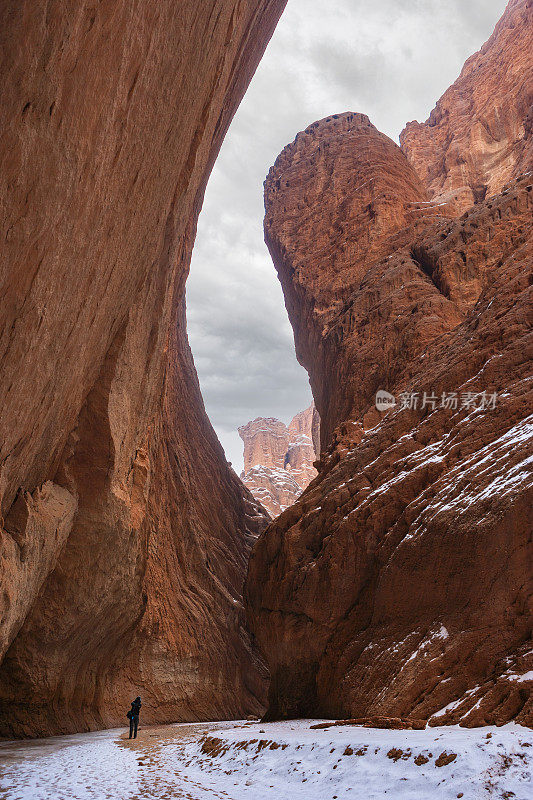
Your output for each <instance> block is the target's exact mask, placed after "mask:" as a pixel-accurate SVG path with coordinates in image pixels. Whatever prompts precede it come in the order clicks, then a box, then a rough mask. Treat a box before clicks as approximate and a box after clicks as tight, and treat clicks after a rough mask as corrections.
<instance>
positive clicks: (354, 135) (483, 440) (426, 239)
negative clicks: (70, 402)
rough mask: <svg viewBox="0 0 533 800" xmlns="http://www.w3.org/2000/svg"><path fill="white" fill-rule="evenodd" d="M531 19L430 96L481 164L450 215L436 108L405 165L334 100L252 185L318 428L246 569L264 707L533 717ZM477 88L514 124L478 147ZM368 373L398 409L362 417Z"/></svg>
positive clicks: (369, 406) (453, 177)
mask: <svg viewBox="0 0 533 800" xmlns="http://www.w3.org/2000/svg"><path fill="white" fill-rule="evenodd" d="M532 13H533V12H532V8H531V3H530V2H529V0H520V2H515V1H514V0H513V1H512V2H511V3H510V5H509V7H508V9H507V11H506V14H505V16H504V18H503V20H502V21H501V22H500V23H499V26H498V28H497V30H496V33H495V35H494V36H493V37H492V39H491V40H490V41H489V43H488V44H487V45H486V46H485V47H484V48H483V49H482V51H481V53H482V55H483V59H482V62H480V63H481V64H482V66H480V67H479V69H477V70H476V71H472V69H471V68H469V69H466V70H465V71H463V78H465V76H466V77H467V78H468V80H467V81H464V82H463V83H462V84H461V87H460V88H461V92H462V97H461V102H459V100H458V99H457V98H456V99H455V100H454V97H456V95H454V92H451V93H447V94H446V95H445V98H446V100H445V102H446V103H448V104H449V106H450V108H449V113H448V114H447V115H445V116H446V118H447V119H449V120H450V125H452V123H453V125H454V126H455V123H454V122H453V121H454V120H457V119H459V118H461V119H462V125H463V128H461V126H460V125H459V123H457V126H456V127H453V128H450V130H453V131H454V135H455V134H456V139H455V140H454V141H455V144H454V148H455V156H454V162H453V163H463V164H471V165H473V166H472V170H471V171H470V172H468V171H465V172H464V173H462V178H461V180H462V181H463V183H462V184H461V185H462V186H466V187H469V191H470V202H469V207H468V209H467V210H466V211H464V213H460V212H462V210H463V205H462V203H461V202H458V199H457V197H458V196H457V194H454V193H453V192H452V193H451V195H450V196H440V197H439V198H438V199H435V195H436V194H438V193H439V192H440V191H441V190H443V191H446V192H447V190H448V185H447V183H446V182H447V181H448V182H449V184H450V188H453V189H456V188H458V181H459V178H458V177H457V173H456V172H454V169H452V168H451V167H450V170H449V171H447V172H445V173H443V174H442V180H441V181H440V183H439V182H437V183H435V182H434V181H435V175H434V174H433V171H432V169H431V168H430V165H431V164H432V163H433V162H434V163H435V164H437V163H439V164H440V163H442V162H444V163H450V164H451V163H452V162H451V161H449V159H448V161H447V158H448V155H449V154H448V150H447V147H448V145H449V137H448V136H447V135H446V133H442V139H439V138H437V137H436V136H435V137H434V138H432V139H431V147H432V148H433V149H434V150H432V151H431V153H432V155H431V158H430V156H429V155H428V153H429V151H428V147H427V142H428V137H430V136H432V131H433V132H435V130H434V129H435V126H431V125H430V124H429V123H428V124H427V125H426V126H419V127H416V126H412V125H411V126H409V128H408V130H409V142H408V146H407V145H406V142H407V139H406V138H405V137H404V138H403V142H404V146H405V150H406V152H407V153H408V155H409V159H408V158H407V157H406V155H405V154H404V153H403V152H402V150H400V148H399V147H397V146H396V145H395V144H394V143H393V142H392V141H390V140H389V139H387V137H385V136H383V135H382V134H380V133H379V132H378V131H377V130H376V129H375V128H374V126H372V125H371V123H370V122H369V120H368V118H367V117H365V116H364V115H362V114H355V113H348V114H339V115H334V116H332V117H329V118H327V119H325V120H322V121H320V122H317V123H314V124H313V125H311V126H309V127H308V128H307V129H306V130H305V131H304V132H303V133H301V134H298V136H297V137H296V139H295V141H294V143H292V144H291V145H289V146H288V147H287V148H285V150H284V151H283V153H282V154H281V155H280V156H279V158H278V159H277V161H276V164H275V165H274V167H273V168H272V169H271V171H270V173H269V175H268V178H267V181H266V183H265V207H266V215H265V234H266V241H267V244H268V246H269V248H270V251H271V253H272V257H273V260H274V263H275V266H276V269H277V270H278V275H279V277H280V280H281V283H282V286H283V290H284V293H285V298H286V304H287V308H288V311H289V316H290V319H291V323H292V325H293V328H294V331H295V340H296V348H297V354H298V357H299V359H300V361H301V363H302V364H303V365H304V366H305V367H306V368H307V370H308V371H309V374H310V380H311V384H312V387H313V394H314V397H315V401H316V404H317V408H318V411H319V413H320V419H321V438H322V454H321V457H320V462H319V475H318V477H317V478H316V479H315V480H314V481H313V483H312V484H311V485H310V487H309V488H308V489H307V490H306V491H305V492H304V493H303V495H302V496H301V497H300V498H299V499H298V500H297V501H296V503H295V504H294V505H293V506H292V507H291V508H290V509H288V510H287V511H286V512H285V513H283V514H281V516H280V517H279V518H278V519H276V520H275V521H274V522H273V523H272V524H271V525H270V527H269V528H268V529H267V530H266V532H265V533H264V534H262V536H261V537H260V539H259V541H258V543H257V545H256V546H255V548H254V551H253V554H252V558H251V562H250V568H249V574H248V580H247V601H248V610H249V618H250V624H251V625H252V628H253V631H254V633H255V635H256V637H257V639H258V641H259V643H260V646H261V649H262V651H263V653H264V654H265V657H266V658H267V661H268V664H269V667H270V670H271V674H272V682H271V687H270V695H269V712H268V714H269V716H270V718H280V717H291V716H296V717H298V716H309V717H338V718H341V719H345V718H363V717H372V718H375V717H400V718H407V719H413V720H414V719H425V720H430V722H431V724H439V723H457V722H460V723H461V724H463V725H478V724H483V723H497V724H500V723H503V722H506V721H508V720H510V719H516V720H518V721H520V722H522V723H524V724H532V723H533V702H532V700H531V688H532V686H533V680H532V679H533V671H532V669H533V663H532V658H533V655H532V653H533V649H532V641H531V630H532V605H533V569H532V567H533V553H532V541H531V539H532V529H533V524H532V523H533V520H532V507H533V470H532V465H533V461H532V454H531V453H532V436H533V383H532V370H531V365H532V356H533V336H532V333H531V323H532V315H531V309H532V308H533V273H532V259H533V172H532V171H530V170H532V167H533V164H532V163H531V153H530V150H529V149H528V148H529V144H528V141H529V140H528V139H527V137H524V136H522V135H521V134H520V132H521V131H527V130H528V125H529V122H528V119H529V116H528V115H529V113H530V106H527V103H525V102H523V98H524V97H525V96H526V95H527V93H528V92H529V90H530V88H531V86H530V84H529V83H528V81H529V76H530V75H531V58H532V53H533V51H532V49H531V46H530V45H529V44H528V43H529V42H530V36H531V30H532V17H531V15H532ZM509 31H511V32H509ZM502 36H503V37H505V41H507V42H508V46H509V47H512V48H513V49H514V51H516V52H506V54H505V59H503V58H502V57H501V52H502V51H501V47H502ZM514 58H516V61H517V62H518V63H520V64H522V67H521V69H520V70H519V72H514V71H513V72H512V75H511V79H510V78H509V75H508V74H507V73H506V74H505V75H504V74H503V73H504V72H505V71H506V64H507V63H508V62H511V61H513V59H514ZM485 64H487V65H490V69H489V67H486V69H485V67H483V65H485ZM482 67H483V68H482ZM486 70H489V71H490V70H492V72H491V75H490V84H489V86H488V87H486V86H484V83H483V81H484V76H485V75H486ZM492 73H496V74H492ZM500 73H501V74H500ZM512 76H514V78H513V77H512ZM487 80H488V79H487ZM460 81H461V79H460V80H459V81H458V84H459V83H460ZM458 84H456V85H455V86H456V87H457V86H458ZM498 87H502V88H501V95H500V89H499V88H498ZM524 87H525V88H524ZM528 87H529V88H528ZM454 91H455V90H454ZM524 92H525V93H526V94H524ZM478 94H480V95H481V94H483V96H484V98H485V100H484V108H485V112H484V113H486V115H487V118H489V117H490V115H491V114H493V112H494V115H496V116H498V115H499V118H500V123H501V129H500V130H501V131H506V132H507V134H506V139H505V143H504V144H502V146H501V148H500V149H499V150H498V153H499V155H498V157H497V158H496V157H495V159H494V160H493V161H490V159H488V157H486V152H485V155H483V153H482V150H481V149H480V148H478V149H476V147H477V145H478V143H479V137H477V136H476V137H474V136H473V137H472V138H471V137H470V130H471V129H470V127H469V122H468V121H467V119H466V116H464V117H461V115H462V114H463V111H464V108H473V107H477V105H476V104H477V103H478V99H477V98H478ZM515 101H516V102H515ZM442 104H443V101H440V105H438V106H437V108H439V107H443V105H442ZM494 109H495V110H494ZM476 119H477V117H475V118H474V119H473V121H472V130H473V129H477V128H476V125H477V122H476ZM441 122H442V130H444V127H445V120H444V119H443V120H442V121H441ZM440 130H441V128H439V127H438V125H437V126H436V132H438V131H440ZM439 135H440V134H439ZM502 135H503V134H502ZM450 136H451V134H450ZM502 141H503V140H502ZM432 159H433V161H432ZM419 160H420V170H418V164H419ZM505 165H506V166H505ZM483 170H484V172H483V176H484V177H483V181H484V183H485V184H486V185H487V186H489V187H490V189H488V190H487V192H486V193H485V195H484V197H482V194H483V193H480V194H478V195H476V193H475V191H474V189H475V187H476V186H477V185H478V180H479V175H480V174H481V171H483ZM520 170H522V174H521V175H519V174H518V173H519V172H520ZM439 180H440V179H439ZM445 184H446V185H445ZM464 196H465V194H464V193H463V195H462V197H463V200H464ZM474 200H477V202H474ZM459 214H460V215H459ZM378 389H384V390H387V391H388V392H389V393H391V394H392V395H394V397H395V398H396V400H397V402H396V404H395V405H394V406H392V407H390V408H389V409H386V410H383V411H380V410H378V409H377V408H376V405H375V394H376V392H377V390H378Z"/></svg>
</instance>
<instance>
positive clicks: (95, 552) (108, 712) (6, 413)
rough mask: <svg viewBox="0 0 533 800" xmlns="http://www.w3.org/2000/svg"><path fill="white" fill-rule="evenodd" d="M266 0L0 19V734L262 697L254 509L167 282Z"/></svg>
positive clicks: (259, 45)
mask: <svg viewBox="0 0 533 800" xmlns="http://www.w3.org/2000/svg"><path fill="white" fill-rule="evenodd" d="M283 6H284V0H247V2H233V0H224V1H223V2H218V3H213V2H208V3H203V4H202V5H201V8H200V7H199V6H198V4H197V3H193V2H182V3H174V2H170V0H161V1H160V2H157V3H144V4H141V5H139V4H132V3H130V2H126V0H120V1H119V2H115V3H112V4H109V3H108V4H98V3H94V2H82V3H78V4H74V5H73V4H65V3H62V2H58V0H52V2H44V0H31V1H30V0H24V1H23V2H19V3H11V4H8V5H7V6H6V8H5V9H4V13H3V16H2V31H1V33H0V36H1V49H2V82H1V90H0V91H1V93H2V98H1V103H0V108H1V109H2V112H1V113H2V146H1V154H2V156H1V157H2V169H1V171H0V173H1V178H0V181H1V185H0V197H1V198H2V203H1V211H0V215H1V227H2V241H3V242H4V246H3V264H2V272H1V292H2V307H1V309H2V310H1V324H0V363H1V375H2V380H1V381H0V398H1V400H0V403H1V408H2V414H1V420H0V425H1V439H0V441H1V461H0V463H1V477H0V499H1V510H2V530H1V534H0V535H1V541H0V576H1V595H0V604H1V608H2V614H1V624H0V645H1V647H0V656H4V658H3V662H2V665H1V667H0V733H1V734H6V735H36V734H49V733H60V732H67V731H74V730H82V729H87V728H94V727H100V726H104V725H117V724H122V723H123V722H124V709H125V708H127V707H128V705H129V702H130V700H131V697H132V696H135V695H136V694H139V693H140V694H141V695H142V696H143V718H144V720H145V722H157V721H165V720H178V719H209V718H224V717H229V716H234V715H239V716H242V715H243V714H245V713H249V712H254V713H255V712H257V711H259V710H260V709H261V706H262V700H263V695H264V686H265V681H264V678H265V675H264V670H263V668H262V667H261V664H260V662H259V661H258V659H257V657H256V655H255V653H254V651H253V649H252V647H251V644H250V641H249V639H248V636H247V634H246V632H245V631H244V628H243V613H242V604H241V586H242V580H243V575H244V570H245V565H246V560H247V553H248V550H249V548H250V546H251V542H252V541H253V538H254V536H256V535H257V533H258V532H259V530H261V528H262V526H263V525H264V522H265V516H264V514H263V512H262V511H261V510H260V509H259V507H258V506H257V504H256V503H255V502H254V501H253V498H252V497H251V495H250V494H249V493H248V492H247V491H246V490H245V489H244V488H243V487H242V485H241V484H240V482H239V481H238V480H237V478H236V477H235V475H234V473H233V472H232V471H231V470H230V469H229V467H228V465H227V463H226V461H225V458H224V454H223V451H222V448H221V446H220V445H219V443H218V441H217V440H216V437H215V435H214V432H213V430H212V428H211V426H210V424H209V421H208V419H207V417H206V415H205V412H204V409H203V404H202V400H201V396H200V391H199V386H198V381H197V378H196V374H195V370H194V365H193V362H192V357H191V354H190V351H189V347H188V344H187V338H186V332H185V309H184V286H185V279H186V276H187V271H188V265H189V259H190V253H191V248H192V244H193V240H194V234H195V224H196V218H197V215H198V212H199V209H200V206H201V202H202V196H203V191H204V188H205V184H206V180H207V177H208V175H209V172H210V169H211V167H212V164H213V161H214V158H215V156H216V154H217V151H218V149H219V147H220V144H221V142H222V139H223V137H224V134H225V131H226V129H227V127H228V124H229V122H230V119H231V117H232V114H233V113H234V111H235V108H236V106H237V104H238V102H239V100H240V98H241V97H242V94H243V92H244V90H245V88H246V86H247V83H248V81H249V79H250V77H251V75H252V74H253V71H254V69H255V66H256V64H257V62H258V60H259V58H260V56H261V54H262V51H263V49H264V47H265V45H266V42H267V41H268V38H269V36H270V35H271V32H272V30H273V28H274V25H275V23H276V21H277V19H278V17H279V15H280V13H281V11H282V8H283Z"/></svg>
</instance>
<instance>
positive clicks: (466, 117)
mask: <svg viewBox="0 0 533 800" xmlns="http://www.w3.org/2000/svg"><path fill="white" fill-rule="evenodd" d="M532 51H533V1H532V0H511V2H509V4H508V6H507V9H506V12H505V14H504V16H503V17H502V19H501V20H500V21H499V22H498V24H497V25H496V28H495V30H494V33H493V34H492V36H491V37H490V39H489V40H488V41H487V42H486V43H485V44H484V45H483V47H482V48H481V50H480V51H479V52H478V53H475V54H474V55H473V56H471V57H470V58H469V59H468V60H467V61H466V63H465V65H464V67H463V69H462V71H461V74H460V76H459V78H458V79H457V80H456V81H455V83H454V84H453V85H452V86H450V88H449V89H448V90H447V91H446V92H445V93H444V94H443V96H442V97H441V98H440V100H439V101H438V103H437V105H436V106H435V108H434V109H433V111H432V112H431V114H430V117H429V119H428V120H427V121H426V122H423V123H419V122H409V123H408V124H407V126H406V127H405V129H404V130H403V131H402V134H401V136H400V142H401V145H402V150H403V151H404V152H405V153H406V155H407V157H408V159H409V161H410V162H411V164H413V165H414V167H415V169H416V171H417V172H418V174H419V175H420V176H421V177H422V180H423V181H424V183H425V184H426V186H427V188H428V191H429V192H430V195H431V197H433V198H434V199H435V201H437V202H445V201H450V200H451V201H453V202H454V203H455V204H456V206H457V208H458V210H459V211H464V210H465V209H467V208H468V207H469V206H471V205H472V204H473V203H477V202H480V201H481V200H483V199H484V198H485V197H487V196H489V195H491V194H494V193H495V192H499V191H500V190H501V188H502V186H503V185H504V184H505V183H507V181H509V180H511V179H512V178H516V177H517V176H518V175H520V174H521V173H523V172H525V171H527V170H528V169H530V167H531V163H532V161H533V63H532V60H531V52H532Z"/></svg>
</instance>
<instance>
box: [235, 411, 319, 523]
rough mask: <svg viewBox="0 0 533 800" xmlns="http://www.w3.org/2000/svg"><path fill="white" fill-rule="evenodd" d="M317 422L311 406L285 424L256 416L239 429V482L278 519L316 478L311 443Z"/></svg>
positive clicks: (317, 417) (315, 440)
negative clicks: (241, 458) (241, 448)
mask: <svg viewBox="0 0 533 800" xmlns="http://www.w3.org/2000/svg"><path fill="white" fill-rule="evenodd" d="M319 429H320V419H319V416H318V412H317V410H316V408H315V406H314V403H312V404H311V405H310V406H309V408H307V409H306V410H305V411H300V412H299V413H298V414H296V416H294V417H293V419H292V420H291V421H290V423H289V424H288V425H285V424H284V423H283V422H280V420H279V419H275V418H273V417H258V418H257V419H254V420H253V421H252V422H248V423H247V424H246V425H242V426H241V427H240V428H239V434H240V436H241V439H242V440H243V442H244V470H243V471H242V473H241V479H242V481H243V483H244V485H245V486H247V487H248V489H249V490H250V491H251V493H252V494H253V496H254V497H255V498H256V500H258V501H259V502H260V503H261V505H262V506H263V507H264V508H266V509H267V511H268V512H269V513H270V514H271V515H272V516H273V517H277V516H278V514H280V513H281V512H282V511H284V510H285V509H286V508H288V507H289V506H290V505H292V503H294V501H295V500H296V498H297V497H299V496H300V495H301V493H302V491H303V490H304V489H305V488H306V487H307V486H308V485H309V483H310V482H311V481H312V480H313V478H314V477H315V476H316V474H317V471H316V469H315V467H314V466H313V463H314V461H315V459H316V454H315V448H314V444H313V443H314V442H318V439H319Z"/></svg>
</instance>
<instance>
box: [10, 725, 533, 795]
mask: <svg viewBox="0 0 533 800" xmlns="http://www.w3.org/2000/svg"><path fill="white" fill-rule="evenodd" d="M312 724H313V721H309V720H298V721H293V722H283V723H270V724H265V723H246V722H240V723H234V722H229V723H228V722H224V723H205V724H202V725H170V726H162V727H158V728H142V729H140V731H139V737H138V739H137V740H136V741H132V742H129V741H128V740H127V739H124V738H123V737H124V736H125V734H124V732H123V731H119V730H114V731H100V732H97V733H87V734H78V735H76V736H63V737H55V738H53V739H46V740H39V741H34V742H3V743H0V798H2V800H82V799H83V800H140V799H141V798H142V800H170V798H187V800H214V799H216V800H247V798H250V800H263V799H265V800H266V799H268V800H300V799H301V800H304V799H305V800H335V799H336V798H338V800H349V798H357V800H374V799H375V798H379V800H386V798H394V800H448V799H450V800H451V799H452V798H461V797H463V798H464V800H478V799H479V800H481V798H487V799H492V798H502V799H504V800H511V798H512V800H532V798H533V782H532V777H531V765H532V762H533V752H532V751H533V731H531V730H530V729H528V728H523V727H521V726H519V725H512V724H511V725H505V726H504V727H502V728H495V727H486V728H475V729H470V730H468V729H464V728H459V727H443V728H428V729H426V730H424V731H393V730H377V729H373V728H363V727H360V726H342V727H332V728H326V729H318V730H317V729H315V730H313V729H311V727H310V726H311V725H312Z"/></svg>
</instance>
